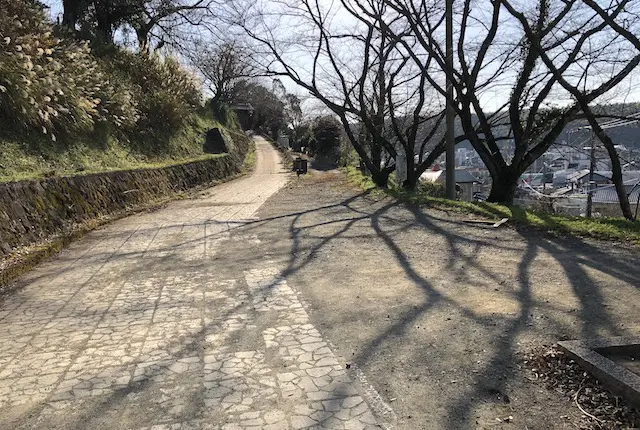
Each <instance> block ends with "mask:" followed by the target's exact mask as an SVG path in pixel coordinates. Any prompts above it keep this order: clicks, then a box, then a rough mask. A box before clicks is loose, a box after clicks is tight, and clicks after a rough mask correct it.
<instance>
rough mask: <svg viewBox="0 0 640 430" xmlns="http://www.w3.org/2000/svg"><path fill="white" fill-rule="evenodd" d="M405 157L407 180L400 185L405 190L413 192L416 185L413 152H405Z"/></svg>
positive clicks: (416, 177)
mask: <svg viewBox="0 0 640 430" xmlns="http://www.w3.org/2000/svg"><path fill="white" fill-rule="evenodd" d="M406 153H407V155H406V158H407V179H406V180H405V181H404V183H403V184H402V187H403V188H404V189H405V190H408V191H413V190H415V189H416V186H417V185H418V179H419V178H418V172H417V171H416V166H415V162H414V159H413V152H411V151H406Z"/></svg>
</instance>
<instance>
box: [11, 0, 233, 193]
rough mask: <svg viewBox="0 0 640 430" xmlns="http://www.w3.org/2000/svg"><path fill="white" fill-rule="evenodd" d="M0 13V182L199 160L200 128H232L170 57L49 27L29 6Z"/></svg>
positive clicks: (19, 4) (17, 4)
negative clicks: (0, 14)
mask: <svg viewBox="0 0 640 430" xmlns="http://www.w3.org/2000/svg"><path fill="white" fill-rule="evenodd" d="M0 9H1V10H3V14H2V16H0V122H1V123H2V128H1V129H0V182H9V181H17V180H24V179H30V178H35V177H43V176H60V175H74V174H85V173H93V172H102V171H110V170H119V169H136V168H144V167H161V166H167V165H170V164H175V163H179V162H184V161H187V160H195V159H202V158H208V157H212V156H217V155H214V154H206V153H205V151H204V148H203V144H204V140H205V135H204V134H205V132H206V131H207V130H208V129H211V128H212V127H216V126H220V127H227V128H229V129H230V131H234V132H235V131H239V127H238V125H237V121H236V119H235V117H234V115H233V114H232V113H229V112H227V114H226V115H224V116H222V117H221V118H218V120H217V121H216V120H214V116H213V112H212V109H211V104H210V102H209V103H208V104H204V103H203V97H202V91H201V84H200V82H199V81H198V79H197V78H196V76H195V75H194V74H193V73H192V72H190V71H188V70H187V69H185V68H184V67H183V66H182V65H181V64H180V63H179V62H178V61H177V60H176V59H174V58H172V57H171V56H166V55H164V56H163V55H160V54H158V53H153V52H149V51H143V50H141V51H139V52H132V51H131V50H129V49H127V48H124V47H120V46H118V45H117V44H116V43H115V42H113V40H104V39H99V38H98V39H97V38H96V37H95V35H94V34H93V33H92V32H90V31H86V32H81V31H77V32H76V31H72V30H70V28H68V27H65V26H64V25H55V24H53V23H52V22H50V20H49V18H48V16H47V15H46V12H45V9H44V7H43V6H42V5H41V4H40V3H38V2H34V1H31V0H17V1H14V0H0ZM87 17H88V18H87V19H88V20H90V18H91V16H90V14H89V15H87ZM83 25H84V26H85V27H88V26H90V22H87V23H84V24H83Z"/></svg>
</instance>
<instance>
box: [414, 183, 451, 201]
mask: <svg viewBox="0 0 640 430" xmlns="http://www.w3.org/2000/svg"><path fill="white" fill-rule="evenodd" d="M417 192H418V193H419V194H421V195H424V196H429V197H439V198H443V199H444V198H446V197H447V189H446V188H445V186H444V185H442V184H440V183H435V182H427V181H424V180H422V181H420V183H419V184H418V189H417Z"/></svg>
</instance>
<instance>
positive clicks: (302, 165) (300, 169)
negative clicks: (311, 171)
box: [293, 157, 307, 176]
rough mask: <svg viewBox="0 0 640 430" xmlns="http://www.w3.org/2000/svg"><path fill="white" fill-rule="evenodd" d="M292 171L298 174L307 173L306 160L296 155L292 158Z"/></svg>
mask: <svg viewBox="0 0 640 430" xmlns="http://www.w3.org/2000/svg"><path fill="white" fill-rule="evenodd" d="M293 171H294V172H296V173H297V174H298V176H300V175H304V174H306V173H307V160H305V159H303V158H301V157H297V158H296V159H295V160H293Z"/></svg>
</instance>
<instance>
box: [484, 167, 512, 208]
mask: <svg viewBox="0 0 640 430" xmlns="http://www.w3.org/2000/svg"><path fill="white" fill-rule="evenodd" d="M519 178H520V175H518V174H517V173H516V172H514V171H513V170H512V169H511V168H509V169H504V170H502V171H500V172H498V173H497V174H496V175H491V180H492V183H491V192H490V193H489V197H488V198H487V201H489V202H491V203H501V204H503V205H512V204H513V198H514V197H515V194H516V189H517V188H518V179H519Z"/></svg>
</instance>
